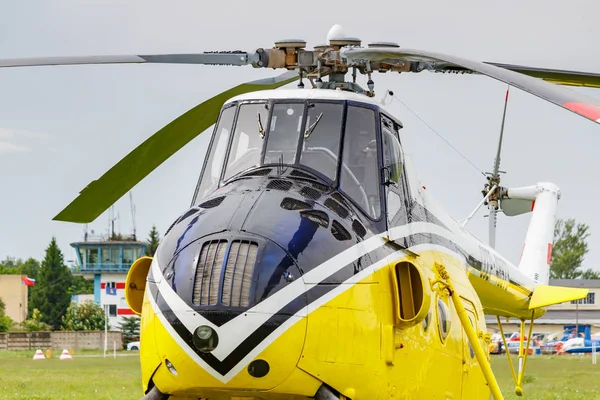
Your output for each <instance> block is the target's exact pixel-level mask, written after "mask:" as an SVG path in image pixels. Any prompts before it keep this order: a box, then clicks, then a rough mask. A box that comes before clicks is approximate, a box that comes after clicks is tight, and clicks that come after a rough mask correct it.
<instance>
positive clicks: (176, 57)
mask: <svg viewBox="0 0 600 400" xmlns="http://www.w3.org/2000/svg"><path fill="white" fill-rule="evenodd" d="M259 61H260V55H259V53H257V52H254V53H246V52H243V51H232V52H219V53H203V54H154V55H116V56H75V57H39V58H13V59H5V60H0V68H11V67H41V66H53V65H85V64H88V65H94V64H145V63H153V64H204V65H247V64H254V63H258V62H259ZM257 66H262V65H257Z"/></svg>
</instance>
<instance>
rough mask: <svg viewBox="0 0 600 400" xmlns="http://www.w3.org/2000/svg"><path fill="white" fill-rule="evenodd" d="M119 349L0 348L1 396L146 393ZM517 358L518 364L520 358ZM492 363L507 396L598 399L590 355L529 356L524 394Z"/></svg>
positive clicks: (511, 399) (597, 371)
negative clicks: (70, 353)
mask: <svg viewBox="0 0 600 400" xmlns="http://www.w3.org/2000/svg"><path fill="white" fill-rule="evenodd" d="M120 354H131V355H129V356H119V357H117V358H116V359H113V358H112V356H111V357H108V358H103V357H102V356H101V353H100V352H86V351H84V352H78V353H77V354H75V355H74V357H73V360H71V361H60V360H59V359H58V356H59V355H60V352H58V353H57V352H55V353H54V354H53V357H52V359H49V360H40V361H33V360H32V359H31V358H32V357H33V352H31V351H0V399H2V400H4V399H6V400H25V399H27V400H30V399H31V400H42V399H43V400H63V399H77V400H80V399H90V400H99V399H103V400H111V399H114V400H116V399H119V400H129V399H131V400H136V399H139V398H141V397H142V393H141V381H140V365H139V358H138V356H137V355H138V354H137V352H133V353H129V352H121V353H120ZM134 354H135V355H134ZM94 355H96V356H99V357H93V356H94ZM513 362H514V364H515V365H516V358H513ZM492 367H493V368H494V372H495V374H496V377H497V379H498V382H499V384H500V388H501V390H502V393H503V394H504V396H505V399H506V400H515V399H524V400H526V399H531V400H558V399H564V400H567V399H568V400H596V399H600V364H598V365H592V362H591V358H590V357H589V356H561V357H557V356H534V357H530V358H529V359H528V360H527V371H526V375H525V378H524V382H525V383H524V385H523V389H524V391H525V395H524V396H523V397H517V396H516V395H515V394H514V384H513V381H512V375H511V372H510V369H509V367H508V361H507V360H506V357H505V356H504V355H503V356H493V357H492ZM432 381H435V377H432ZM465 400H470V399H465ZM483 400H488V399H483Z"/></svg>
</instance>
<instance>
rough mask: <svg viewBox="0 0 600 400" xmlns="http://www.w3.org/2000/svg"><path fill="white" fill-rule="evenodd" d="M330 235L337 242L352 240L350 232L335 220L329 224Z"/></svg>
mask: <svg viewBox="0 0 600 400" xmlns="http://www.w3.org/2000/svg"><path fill="white" fill-rule="evenodd" d="M331 233H332V235H333V237H334V238H336V239H337V240H341V241H344V240H350V239H352V236H351V235H350V232H348V231H347V230H346V228H344V227H343V226H342V224H340V223H339V222H337V221H335V220H334V221H333V222H332V223H331Z"/></svg>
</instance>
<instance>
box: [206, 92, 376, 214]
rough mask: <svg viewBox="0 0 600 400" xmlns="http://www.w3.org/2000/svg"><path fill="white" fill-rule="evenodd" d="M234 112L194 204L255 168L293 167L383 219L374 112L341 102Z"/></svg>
mask: <svg viewBox="0 0 600 400" xmlns="http://www.w3.org/2000/svg"><path fill="white" fill-rule="evenodd" d="M235 109H236V107H229V108H227V109H225V110H224V111H223V112H222V114H221V118H220V121H219V123H218V124H217V127H216V130H215V135H214V138H213V143H212V145H211V148H210V152H209V155H208V158H207V164H206V165H205V167H204V172H203V175H202V178H201V182H200V185H199V190H198V192H197V194H196V200H200V199H202V198H204V197H206V196H207V195H208V194H210V193H211V192H212V191H214V190H215V189H216V187H218V184H222V182H226V181H228V180H230V179H232V178H234V177H236V176H242V175H243V174H244V172H246V171H250V170H253V169H254V168H255V167H259V166H266V165H290V166H291V165H293V166H296V167H299V168H305V169H307V170H309V171H311V172H313V173H314V174H316V175H318V176H320V177H321V178H322V179H323V180H325V181H328V182H329V183H330V184H337V185H339V188H340V189H341V190H342V191H343V192H345V193H346V194H347V195H348V196H349V197H350V198H351V199H352V200H353V201H354V202H355V203H356V204H357V205H358V206H360V208H362V209H363V211H364V212H365V213H367V214H368V215H369V216H370V217H371V218H374V219H378V218H379V217H380V215H381V205H380V189H381V186H380V177H379V175H380V173H379V170H380V169H379V163H378V161H377V160H378V155H377V145H376V143H377V139H376V138H377V121H378V119H377V115H376V111H375V110H374V109H372V108H366V107H361V106H354V105H350V106H348V107H345V104H344V102H343V101H328V102H325V101H300V100H298V101H295V102H294V101H278V102H273V103H242V104H240V105H239V106H238V107H237V118H235V119H234V118H233V112H234V111H233V110H235ZM345 109H346V110H347V111H346V115H345V116H344V112H345ZM232 120H233V121H232ZM344 120H345V121H346V123H345V130H346V132H345V134H344V136H343V137H344V144H343V146H342V144H341V142H342V131H343V124H344ZM231 130H232V131H233V134H232V135H229V132H230V131H231ZM227 143H228V144H227ZM340 155H341V159H342V160H340ZM219 162H220V163H224V167H221V166H220V165H217V163H219ZM221 165H223V164H221ZM221 170H222V173H221ZM338 172H339V173H338ZM218 176H220V178H217V177H218ZM215 181H217V182H215ZM218 182H221V183H218ZM215 183H217V185H215Z"/></svg>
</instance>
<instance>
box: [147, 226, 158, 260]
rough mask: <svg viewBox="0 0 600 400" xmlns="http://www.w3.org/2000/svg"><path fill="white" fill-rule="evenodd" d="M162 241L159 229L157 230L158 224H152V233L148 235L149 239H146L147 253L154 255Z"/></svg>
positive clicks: (150, 255)
mask: <svg viewBox="0 0 600 400" xmlns="http://www.w3.org/2000/svg"><path fill="white" fill-rule="evenodd" d="M159 243H160V236H159V234H158V231H157V230H156V226H155V225H152V229H151V230H150V235H149V236H148V240H147V241H146V244H147V246H146V255H147V256H149V257H154V253H156V248H157V247H158V244H159Z"/></svg>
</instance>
